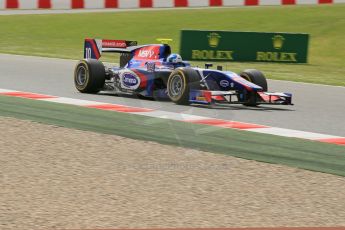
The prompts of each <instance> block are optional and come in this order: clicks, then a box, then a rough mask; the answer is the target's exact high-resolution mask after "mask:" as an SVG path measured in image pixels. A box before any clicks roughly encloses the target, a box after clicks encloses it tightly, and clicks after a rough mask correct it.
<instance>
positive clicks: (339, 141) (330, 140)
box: [317, 137, 345, 145]
mask: <svg viewBox="0 0 345 230" xmlns="http://www.w3.org/2000/svg"><path fill="white" fill-rule="evenodd" d="M317 141H321V142H326V143H331V144H337V145H345V137H339V138H327V139H319V140H317Z"/></svg>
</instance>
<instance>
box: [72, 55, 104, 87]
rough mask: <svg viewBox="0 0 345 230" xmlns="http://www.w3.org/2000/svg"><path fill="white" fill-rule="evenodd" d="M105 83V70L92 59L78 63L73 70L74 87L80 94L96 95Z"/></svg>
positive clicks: (99, 63)
mask: <svg viewBox="0 0 345 230" xmlns="http://www.w3.org/2000/svg"><path fill="white" fill-rule="evenodd" d="M104 83H105V68H104V65H103V63H102V62H100V61H98V60H94V59H85V60H81V61H79V63H78V64H77V65H76V67H75V70H74V85H75V87H76V89H77V90H78V91H79V92H81V93H98V92H99V91H100V90H101V89H102V88H103V87H104Z"/></svg>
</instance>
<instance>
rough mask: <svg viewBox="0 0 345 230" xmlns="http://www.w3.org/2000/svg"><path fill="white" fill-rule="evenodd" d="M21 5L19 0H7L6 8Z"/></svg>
mask: <svg viewBox="0 0 345 230" xmlns="http://www.w3.org/2000/svg"><path fill="white" fill-rule="evenodd" d="M18 7H19V2H18V0H7V1H6V8H9V9H16V8H18Z"/></svg>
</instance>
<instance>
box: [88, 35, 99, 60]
mask: <svg viewBox="0 0 345 230" xmlns="http://www.w3.org/2000/svg"><path fill="white" fill-rule="evenodd" d="M85 41H86V42H90V43H91V46H92V50H93V52H94V53H95V56H96V59H99V58H100V57H101V54H100V52H99V50H98V47H97V44H96V42H95V40H93V39H90V38H86V39H85Z"/></svg>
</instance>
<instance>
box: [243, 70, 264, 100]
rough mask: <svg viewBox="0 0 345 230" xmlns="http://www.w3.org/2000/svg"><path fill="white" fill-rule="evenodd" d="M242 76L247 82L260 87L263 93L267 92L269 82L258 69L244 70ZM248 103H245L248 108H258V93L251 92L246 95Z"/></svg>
mask: <svg viewBox="0 0 345 230" xmlns="http://www.w3.org/2000/svg"><path fill="white" fill-rule="evenodd" d="M240 76H241V77H242V78H244V79H246V80H247V81H250V82H252V83H254V84H255V85H258V86H260V87H261V88H262V90H263V91H265V92H266V91H267V89H268V86H267V80H266V77H265V75H264V74H263V73H262V72H260V71H259V70H256V69H247V70H244V71H243V72H241V73H240ZM246 99H247V101H246V102H245V103H244V105H246V106H257V105H259V104H260V103H259V101H258V94H257V92H254V91H251V92H247V95H246Z"/></svg>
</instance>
